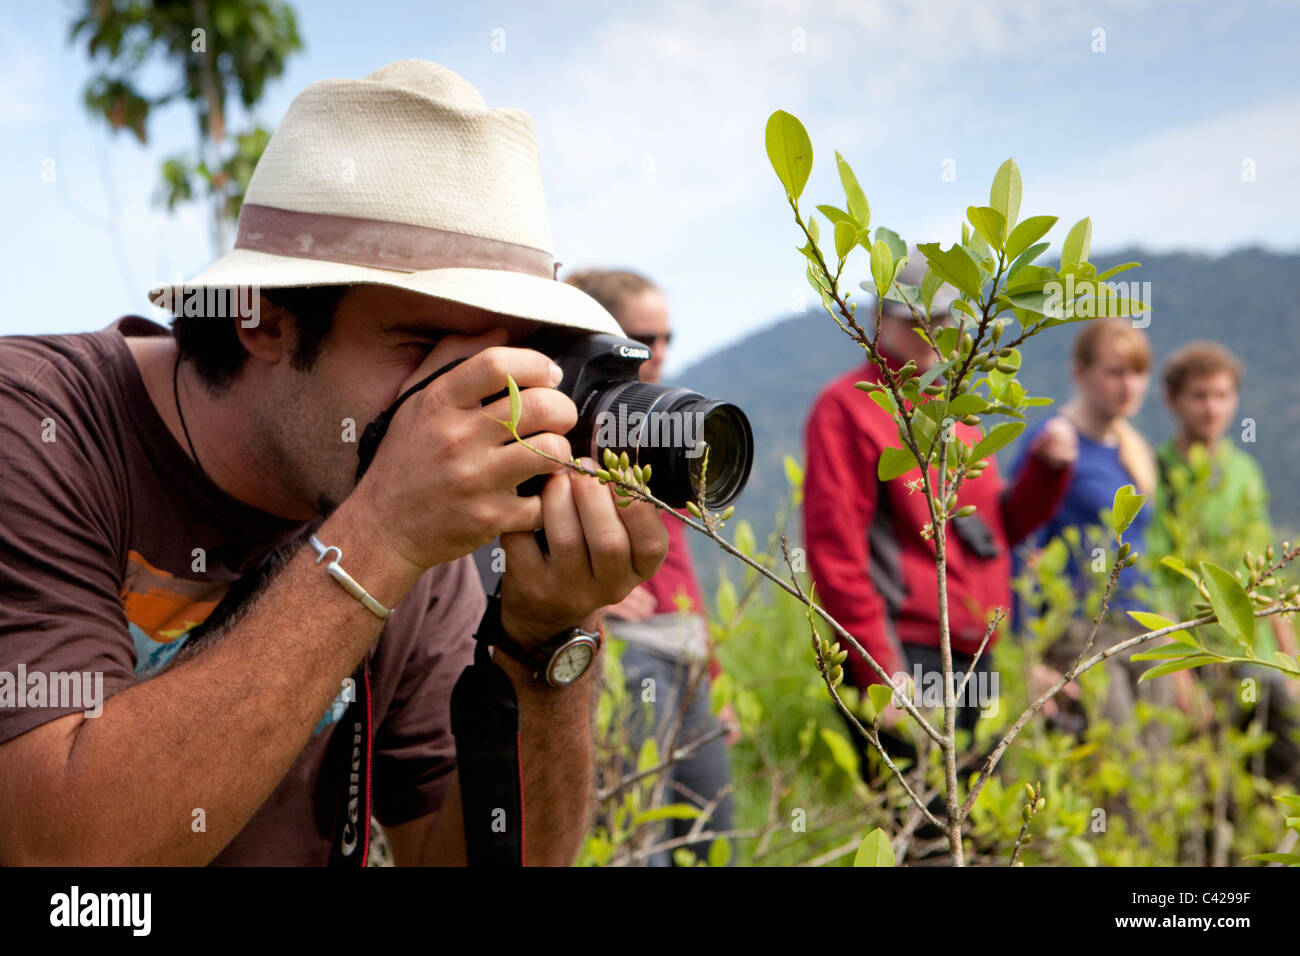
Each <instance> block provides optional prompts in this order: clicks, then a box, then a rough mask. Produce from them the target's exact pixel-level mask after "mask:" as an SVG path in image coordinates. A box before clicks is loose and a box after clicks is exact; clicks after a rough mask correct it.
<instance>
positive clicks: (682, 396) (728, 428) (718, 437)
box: [519, 331, 754, 510]
mask: <svg viewBox="0 0 1300 956" xmlns="http://www.w3.org/2000/svg"><path fill="white" fill-rule="evenodd" d="M527 344H528V347H529V348H534V349H536V350H537V351H539V352H542V353H543V354H545V355H548V356H550V357H551V359H552V360H554V362H555V364H557V365H558V366H560V368H561V369H563V370H564V378H563V380H562V381H561V382H560V384H559V386H558V388H559V390H560V391H562V392H564V394H566V395H568V396H569V397H570V398H571V399H573V403H574V404H575V405H576V406H577V407H578V423H577V424H576V425H575V426H574V427H573V429H572V431H570V432H569V434H568V435H567V436H566V437H567V438H568V439H569V444H570V446H571V447H572V448H573V454H574V457H577V458H581V457H582V456H584V455H587V456H590V457H591V459H592V460H593V461H595V462H596V464H597V467H598V468H601V467H604V463H603V459H604V453H605V449H607V448H608V449H609V450H610V451H612V452H613V453H614V454H615V455H618V454H621V453H622V452H625V451H626V452H627V455H628V458H629V459H630V460H631V461H632V462H633V463H635V464H639V465H643V466H644V465H650V466H651V480H650V489H651V491H652V492H653V493H654V495H655V497H657V498H659V499H660V500H662V501H663V502H664V503H666V504H668V505H671V506H672V507H674V508H681V507H683V506H684V505H685V504H686V502H688V501H695V500H696V499H697V497H698V495H697V492H696V488H697V486H698V484H699V482H700V480H701V479H703V482H704V496H703V502H704V504H705V505H706V506H707V507H708V508H709V509H710V510H717V509H719V508H723V507H725V506H726V505H728V504H730V503H731V502H733V501H735V500H736V498H737V497H739V495H740V493H741V491H742V490H744V487H745V483H746V482H747V481H748V480H749V472H750V469H751V468H752V467H753V464H754V433H753V430H752V429H751V428H750V425H749V419H748V418H746V417H745V413H744V412H742V411H741V410H740V409H739V408H737V407H736V406H735V405H732V404H730V403H729V402H724V401H721V400H719V399H713V398H706V397H704V396H703V395H700V394H699V393H697V392H692V391H690V390H689V389H685V388H672V387H668V386H663V385H651V384H648V383H646V382H642V381H640V380H639V379H638V378H637V375H638V371H639V369H640V367H641V363H642V362H644V361H646V360H647V359H648V358H650V349H649V348H648V347H646V346H645V345H642V344H641V343H640V342H636V341H633V340H632V339H625V338H621V337H620V336H617V335H606V334H592V333H589V332H568V331H547V332H543V333H539V334H538V335H535V336H533V337H532V338H530V339H529V341H528V343H527ZM706 462H707V471H706V470H705V463H706ZM545 477H546V476H538V477H536V478H533V479H530V480H529V481H527V482H525V483H524V484H522V485H520V486H519V493H520V494H521V495H533V494H538V493H540V491H541V487H542V485H543V484H544V483H545Z"/></svg>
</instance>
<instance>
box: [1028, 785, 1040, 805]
mask: <svg viewBox="0 0 1300 956" xmlns="http://www.w3.org/2000/svg"><path fill="white" fill-rule="evenodd" d="M1025 796H1027V797H1029V799H1030V801H1031V802H1032V801H1033V800H1034V799H1035V798H1036V797H1037V796H1038V794H1037V793H1036V792H1035V791H1034V788H1033V785H1032V784H1028V783H1027V784H1025Z"/></svg>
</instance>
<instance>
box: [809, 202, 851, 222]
mask: <svg viewBox="0 0 1300 956" xmlns="http://www.w3.org/2000/svg"><path fill="white" fill-rule="evenodd" d="M817 210H818V212H820V213H821V214H822V215H823V216H825V217H826V218H827V219H829V220H830V221H831V223H837V222H847V223H850V224H851V223H852V222H853V217H852V216H850V215H849V214H848V213H846V212H845V211H844V210H843V209H840V208H838V207H837V206H818V207H817Z"/></svg>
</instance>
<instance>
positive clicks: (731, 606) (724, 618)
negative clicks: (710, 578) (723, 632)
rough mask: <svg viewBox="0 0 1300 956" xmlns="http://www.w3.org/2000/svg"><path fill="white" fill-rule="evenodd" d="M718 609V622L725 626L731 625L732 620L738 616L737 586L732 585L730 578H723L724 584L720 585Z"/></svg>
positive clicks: (717, 599) (717, 598)
mask: <svg viewBox="0 0 1300 956" xmlns="http://www.w3.org/2000/svg"><path fill="white" fill-rule="evenodd" d="M715 600H716V601H717V605H716V606H717V608H718V620H719V621H721V622H722V624H723V625H726V624H728V623H730V621H731V619H732V618H733V617H735V616H736V607H737V606H738V604H739V600H738V599H737V597H736V586H735V585H734V584H732V583H731V580H730V579H729V578H725V577H724V578H723V579H722V583H721V584H719V585H718V592H717V596H716V598H715Z"/></svg>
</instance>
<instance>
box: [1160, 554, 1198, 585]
mask: <svg viewBox="0 0 1300 956" xmlns="http://www.w3.org/2000/svg"><path fill="white" fill-rule="evenodd" d="M1160 563H1161V564H1163V565H1164V566H1165V567H1167V568H1172V569H1173V570H1175V571H1177V572H1178V573H1179V574H1181V575H1182V576H1183V577H1185V578H1187V580H1189V581H1191V582H1192V583H1193V584H1199V583H1200V581H1201V579H1200V578H1198V577H1197V576H1196V574H1195V573H1194V572H1193V571H1191V569H1189V568H1188V567H1187V565H1186V563H1184V561H1183V559H1182V558H1176V557H1174V556H1173V555H1172V554H1171V555H1169V556H1167V557H1163V558H1161V559H1160Z"/></svg>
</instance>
